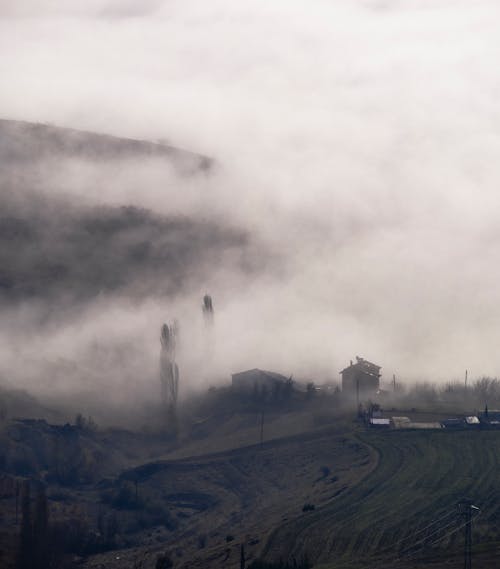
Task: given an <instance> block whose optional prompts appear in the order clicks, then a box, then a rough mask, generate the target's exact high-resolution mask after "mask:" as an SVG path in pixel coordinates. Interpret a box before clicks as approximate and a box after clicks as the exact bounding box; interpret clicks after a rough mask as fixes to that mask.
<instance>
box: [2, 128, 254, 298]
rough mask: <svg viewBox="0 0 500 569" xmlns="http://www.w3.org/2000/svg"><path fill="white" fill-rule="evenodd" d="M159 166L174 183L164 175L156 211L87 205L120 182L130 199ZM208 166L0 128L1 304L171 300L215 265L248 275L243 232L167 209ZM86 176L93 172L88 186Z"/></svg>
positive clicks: (157, 149) (137, 146)
mask: <svg viewBox="0 0 500 569" xmlns="http://www.w3.org/2000/svg"><path fill="white" fill-rule="evenodd" d="M151 160H154V162H151ZM68 164H70V165H71V166H70V167H69V172H66V170H65V167H66V166H67V165H68ZM163 164H164V165H165V166H166V167H167V170H168V168H172V169H173V171H174V172H175V175H173V176H174V177H173V178H168V175H167V174H165V175H166V176H167V180H169V182H168V183H169V184H170V186H172V188H171V190H170V191H171V192H173V194H172V193H171V194H168V193H165V197H164V198H163V199H164V200H165V202H166V204H167V205H166V207H164V208H163V209H162V210H161V213H159V212H157V211H153V210H152V209H150V208H149V209H148V208H145V207H140V206H138V205H129V203H128V202H127V200H126V198H127V195H128V194H127V193H126V192H125V194H120V198H119V199H118V200H115V201H111V203H108V202H106V201H104V203H102V202H100V201H99V199H97V198H96V195H97V196H99V194H101V195H103V196H105V195H108V194H109V193H112V192H110V188H111V187H115V186H116V187H117V188H118V190H117V191H119V192H121V191H123V190H122V186H126V185H127V184H131V185H132V188H131V190H130V191H131V192H132V193H133V195H139V194H140V192H141V185H151V184H152V183H153V182H152V180H151V178H148V177H147V173H148V172H151V171H152V172H155V176H156V169H157V168H158V167H159V165H163ZM213 164H214V162H213V160H212V159H210V158H208V157H206V156H202V155H199V154H196V153H192V152H188V151H185V150H180V149H177V148H175V147H173V146H167V145H163V144H155V143H152V142H146V141H141V140H131V139H123V138H117V137H113V136H107V135H102V134H95V133H90V132H82V131H77V130H73V129H67V128H58V127H53V126H48V125H41V124H32V123H26V122H19V121H8V120H0V210H1V214H0V239H1V242H2V246H1V247H0V302H1V301H5V302H7V303H12V302H16V301H22V300H24V299H32V300H41V301H43V302H44V303H47V302H57V303H59V302H66V303H70V302H74V301H82V300H88V299H90V298H92V297H95V296H96V295H99V294H102V293H104V294H106V293H119V294H121V295H124V294H125V295H128V296H133V297H136V298H144V297H148V296H150V295H160V296H174V295H175V294H178V293H179V292H180V291H183V292H186V291H188V290H189V287H190V286H191V285H192V284H193V283H196V284H197V285H198V283H199V282H200V281H206V280H207V279H208V278H209V277H210V275H211V274H212V273H213V272H214V268H216V267H219V268H220V267H221V266H227V267H228V269H232V270H235V271H236V272H238V271H244V272H245V271H250V272H251V271H252V270H253V269H254V268H255V267H256V266H257V264H258V262H257V259H258V258H259V255H258V254H257V251H255V250H254V248H253V245H254V244H253V243H251V239H250V236H249V235H248V234H247V233H246V232H245V231H244V230H242V229H241V228H237V227H233V226H231V224H230V223H223V222H221V221H220V220H219V221H218V222H217V223H216V222H214V221H211V220H209V219H208V218H206V217H204V216H203V217H202V216H200V215H195V214H193V215H181V214H179V213H176V210H175V208H174V207H168V204H169V203H170V202H171V200H172V195H175V193H176V192H181V191H182V188H179V189H176V186H180V185H181V182H180V180H184V179H186V178H188V179H191V178H192V179H193V180H194V179H195V178H196V176H207V175H210V173H211V171H212V167H213ZM86 168H91V169H92V172H94V174H95V175H93V176H90V177H89V178H88V180H87V178H85V176H83V172H84V171H86ZM140 168H143V169H142V170H141V169H140ZM155 168H156V169H155ZM138 169H139V170H140V173H137V176H136V178H134V177H133V174H134V172H135V171H136V170H138ZM122 171H124V173H122V176H123V178H119V174H120V172H122ZM168 171H170V170H168ZM58 175H60V178H57V176H58ZM149 175H151V176H152V174H151V173H150V174H149ZM54 177H55V178H54ZM117 178H118V179H117ZM130 178H131V179H130ZM157 178H158V179H157ZM157 178H155V177H154V176H153V179H154V180H155V182H154V183H156V184H157V185H160V186H161V184H166V183H167V182H165V181H162V180H163V179H162V178H161V176H159V175H158V176H157ZM75 180H76V181H75ZM75 183H77V184H81V185H82V187H81V188H80V187H79V189H78V191H77V192H76V193H75V191H70V186H71V185H72V184H75ZM88 185H92V188H91V189H92V192H86V190H87V189H88V188H87V186H88ZM95 186H98V193H97V194H96V189H95ZM170 186H169V187H170ZM127 191H128V190H127ZM87 194H88V195H87ZM92 196H93V197H92ZM117 202H118V203H117ZM170 212H171V213H170ZM45 306H50V305H47V304H45Z"/></svg>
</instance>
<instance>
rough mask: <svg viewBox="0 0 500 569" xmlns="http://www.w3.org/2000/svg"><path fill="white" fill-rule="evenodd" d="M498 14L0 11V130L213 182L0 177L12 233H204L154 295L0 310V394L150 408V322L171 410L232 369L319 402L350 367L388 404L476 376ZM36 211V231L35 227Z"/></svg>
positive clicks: (27, 303) (488, 227) (364, 6)
mask: <svg viewBox="0 0 500 569" xmlns="http://www.w3.org/2000/svg"><path fill="white" fill-rule="evenodd" d="M499 11H500V8H499V7H498V5H497V3H495V2H493V1H491V2H490V1H487V0H478V1H477V2H474V3H473V5H471V3H470V2H465V1H460V0H457V1H453V0H437V1H432V2H431V1H423V0H422V1H418V2H417V1H405V2H399V1H396V0H386V1H383V0H379V1H375V0H374V1H369V0H365V1H361V0H353V1H347V0H346V1H341V0H335V1H328V2H327V1H324V2H321V1H318V2H315V3H314V4H311V3H306V2H305V1H303V0H300V1H299V0H296V1H292V2H290V1H287V2H284V1H276V2H273V3H272V4H270V3H269V2H245V1H242V2H237V3H235V2H229V1H227V0H213V1H210V2H201V1H194V0H184V1H182V2H180V1H161V0H152V1H149V2H143V1H142V2H139V1H138V0H129V1H127V2H118V1H105V0H92V1H90V2H86V3H84V4H82V3H76V2H65V1H63V0H59V1H58V0H53V1H51V2H42V1H36V0H16V1H13V0H12V1H9V0H4V1H3V2H2V3H1V4H0V18H1V19H0V73H1V77H2V88H1V89H0V113H1V116H2V118H6V119H16V120H23V121H33V122H40V123H50V124H54V125H58V126H66V127H71V128H78V129H83V130H87V131H94V132H99V133H108V134H113V135H116V136H122V137H129V138H134V139H143V140H151V141H167V142H168V144H171V145H172V146H175V147H179V148H183V149H187V150H190V151H192V152H197V153H200V154H203V155H205V156H209V157H211V158H213V159H214V160H215V163H214V166H213V167H212V168H211V170H210V172H209V173H197V174H192V175H185V174H182V173H179V172H178V171H176V169H175V167H174V166H172V164H170V163H168V161H162V160H158V159H156V158H155V159H144V158H143V157H132V158H130V159H127V160H118V161H117V160H101V161H92V160H87V159H82V158H81V156H66V157H64V159H57V160H51V159H50V157H44V158H43V160H40V161H38V162H37V163H36V165H33V164H31V163H30V164H26V163H24V164H23V165H22V166H21V165H20V164H17V166H13V165H12V164H11V163H9V164H8V165H6V164H3V167H4V179H3V183H2V193H3V198H2V204H7V201H9V200H10V201H9V203H10V202H11V201H12V200H13V196H17V197H18V198H19V196H21V195H25V196H28V198H26V199H24V200H21V202H22V203H21V202H19V203H17V205H16V207H17V208H18V210H16V211H17V213H16V215H21V214H20V213H19V211H22V212H23V213H22V216H24V217H25V218H26V219H28V220H30V219H32V218H33V216H32V215H31V213H30V211H31V210H30V207H31V206H29V204H30V203H32V202H33V199H34V198H33V196H35V195H36V196H38V198H37V199H39V200H42V202H43V203H45V204H62V203H64V204H66V205H65V206H64V207H66V208H67V210H66V211H71V212H76V211H80V212H82V211H83V212H87V213H88V212H94V213H95V212H96V211H97V210H96V209H95V208H119V207H120V206H125V205H126V206H134V207H136V208H139V209H140V208H143V210H144V211H145V213H144V215H145V216H146V219H149V217H148V216H149V215H152V216H158V217H159V218H161V220H163V221H161V223H163V222H165V223H167V221H168V222H171V220H172V219H184V220H189V222H190V223H193V224H195V225H196V224H198V223H201V224H206V225H205V226H204V227H208V226H210V227H215V228H219V229H220V231H221V232H222V233H221V236H220V238H219V237H218V238H217V239H216V240H215V242H213V241H211V240H210V239H209V240H208V241H209V242H210V243H216V244H215V245H214V246H213V247H212V248H210V247H208V250H209V253H207V252H206V251H205V249H204V247H205V244H206V242H207V240H206V239H205V238H200V239H201V240H200V243H203V246H201V245H200V248H197V245H196V244H197V243H198V241H196V240H195V241H194V243H195V245H194V247H193V248H192V250H193V251H199V252H198V253H196V252H193V253H192V255H191V253H189V255H188V258H189V261H186V263H185V264H184V269H185V270H184V272H183V273H182V274H183V280H182V282H181V283H180V284H179V286H178V287H177V288H176V287H174V288H171V289H169V290H164V289H161V287H159V286H158V280H161V279H162V278H163V276H161V275H160V276H159V273H155V274H153V273H152V272H151V267H150V266H149V265H148V267H147V270H146V269H144V272H141V271H142V269H141V271H139V272H138V273H136V272H134V275H133V276H130V275H128V276H126V275H125V273H123V275H124V276H123V280H122V285H120V286H119V287H115V286H109V287H107V286H104V288H103V286H101V289H102V290H101V289H99V291H98V290H97V289H94V288H92V287H90V288H89V290H88V294H86V295H76V296H75V295H73V294H64V295H63V296H64V297H65V299H64V302H63V301H62V300H61V298H60V294H59V292H57V294H56V295H55V297H54V296H52V297H50V298H48V297H47V295H46V294H41V293H37V294H31V295H28V296H25V297H22V298H16V299H12V298H9V297H7V298H6V302H5V303H3V304H2V318H1V319H0V322H1V323H0V345H1V346H2V347H1V353H0V355H1V361H0V370H1V375H2V378H3V381H4V382H7V383H9V384H14V385H19V386H22V387H28V388H30V389H32V390H34V391H35V392H37V393H45V394H46V393H52V394H53V393H65V394H67V395H68V397H71V396H72V394H75V393H77V392H78V393H79V394H80V396H81V397H83V395H81V394H82V392H83V393H90V394H93V393H99V392H102V390H103V389H104V390H106V389H108V388H109V389H112V388H116V387H117V386H120V389H119V390H116V393H117V394H118V395H116V396H115V397H118V398H120V400H121V399H123V400H137V397H138V396H140V395H141V394H142V395H144V394H146V395H144V397H145V398H146V399H147V398H148V397H149V398H150V399H154V397H155V396H156V393H157V391H156V390H157V388H158V377H157V369H158V352H159V339H158V335H159V329H160V326H161V324H162V323H163V321H165V320H169V319H172V318H174V317H176V318H179V320H180V322H181V333H182V336H181V338H182V346H183V348H182V357H181V362H180V366H181V374H182V379H181V381H183V384H182V385H183V389H185V390H188V389H194V388H196V387H200V386H201V387H206V386H207V385H209V384H210V383H213V382H217V383H221V382H224V381H229V377H230V373H231V372H235V371H239V370H241V369H243V368H248V367H261V368H270V369H275V370H276V371H280V372H282V373H285V374H294V376H295V377H306V378H313V379H316V380H318V381H322V380H325V379H334V380H336V379H337V378H338V371H339V370H341V369H342V368H343V367H344V366H345V364H346V363H348V361H349V360H350V359H352V358H353V357H354V356H355V355H356V354H357V355H360V356H363V357H366V358H367V359H370V360H372V361H375V362H377V363H378V364H379V365H381V366H382V374H383V376H384V377H386V378H390V377H392V374H393V373H396V374H397V375H398V377H400V378H401V380H402V381H405V380H408V381H410V380H418V379H422V380H429V381H442V382H444V381H449V380H453V379H457V378H460V377H462V376H463V373H464V370H465V369H466V368H468V369H469V374H470V375H469V377H479V376H482V375H490V376H497V375H498V370H499V369H500V355H498V350H496V349H495V348H496V347H497V345H498V343H499V341H500V302H499V301H500V298H499V297H500V292H499V290H500V289H499V287H498V286H497V281H498V278H499V276H500V274H499V273H500V269H499V268H498V262H497V257H498V254H497V250H498V247H499V246H500V231H499V229H498V223H497V216H498V210H499V206H500V197H499V194H498V191H497V180H498V177H499V172H498V160H497V159H496V156H497V155H498V152H499V151H500V138H499V135H500V122H499V118H498V117H499V116H500V114H499V111H500V108H499V105H500V103H499V100H500V99H499V97H498V94H499V91H500V79H499V76H498V73H497V72H496V67H497V65H496V62H497V61H498V55H499V51H500V39H499V38H498V33H497V25H496V22H497V21H498V17H499ZM7 166H8V172H9V174H8V176H6V174H5V172H6V170H5V168H6V167H7ZM16 168H17V173H16ZM21 170H22V172H23V174H22V176H21V175H20V174H19V172H20V171H21ZM20 177H21V178H23V179H22V180H21V181H20ZM6 180H7V182H6ZM7 197H8V200H7ZM19 199H20V198H19ZM35 201H36V200H35ZM5 207H6V206H5ZM9 207H10V206H9ZM59 207H63V206H61V205H57V207H56V206H54V205H49V206H47V208H46V209H47V211H51V208H52V211H53V213H54V216H55V218H56V219H58V218H59V217H58V216H59V215H60V214H59V213H58V212H59V211H60V210H58V209H57V208H59ZM93 208H94V209H93ZM143 210H141V211H143ZM99 211H103V210H102V209H101V210H99ZM106 211H110V210H106ZM47 215H49V214H47ZM79 215H80V214H78V215H76V214H75V213H72V214H71V215H69V219H70V220H71V219H73V220H74V219H75V216H76V218H77V219H80V217H79ZM82 215H83V214H82ZM85 215H87V214H85ZM92 215H93V214H92ZM99 215H100V214H99ZM169 220H170V221H169ZM30 223H31V222H30ZM148 223H149V222H148V221H146V222H145V223H144V224H145V226H147V225H148ZM158 223H160V222H158ZM56 225H57V223H56ZM193 227H194V225H193ZM210 231H212V230H210ZM226 232H227V233H226ZM209 233H210V232H209ZM51 235H54V240H55V241H56V242H57V243H59V246H62V245H61V242H65V241H64V239H63V237H62V236H61V233H57V231H55V232H54V233H53V234H51ZM197 235H198V234H197ZM203 235H204V234H203ZM210 235H213V234H212V233H210ZM146 238H147V239H152V242H153V243H154V236H152V235H150V234H148V235H147V237H146ZM185 239H188V240H189V239H190V238H188V237H185ZM180 242H181V241H180V240H179V241H176V242H175V246H176V247H177V246H178V245H179V244H180ZM57 243H56V244H57ZM174 248H175V247H174ZM23 251H24V250H23ZM47 251H49V253H47V254H48V255H49V256H50V255H52V254H53V253H52V251H53V249H47ZM72 251H76V250H74V249H71V247H70V246H69V245H68V249H67V253H68V255H69V256H71V254H72ZM113 251H116V250H115V249H113V248H110V249H109V251H108V253H109V255H110V258H109V263H108V265H106V266H108V267H110V270H111V272H112V270H113V266H114V265H113V263H114V260H113ZM176 251H177V249H176ZM190 251H191V249H190ZM210 251H211V252H210ZM75 262H78V259H75ZM92 266H94V265H92ZM200 266H201V268H200ZM89 267H90V265H89ZM89 270H91V269H89ZM164 270H165V274H166V275H168V270H167V268H165V267H164ZM165 278H167V277H165ZM81 282H83V283H84V284H82V285H81V286H84V285H85V283H86V282H87V281H86V280H83V281H81ZM141 283H142V284H141ZM139 284H141V286H139ZM85 286H87V285H85ZM98 288H99V287H98ZM207 291H208V292H210V293H211V294H212V296H213V299H214V307H215V311H216V313H215V330H214V335H215V347H214V353H213V354H212V355H211V357H210V358H208V356H207V354H206V353H205V352H204V344H205V341H204V338H203V326H202V318H201V297H202V295H203V294H204V293H205V292H207ZM96 354H97V355H96ZM125 387H126V389H125ZM89 397H90V398H91V396H90V395H89Z"/></svg>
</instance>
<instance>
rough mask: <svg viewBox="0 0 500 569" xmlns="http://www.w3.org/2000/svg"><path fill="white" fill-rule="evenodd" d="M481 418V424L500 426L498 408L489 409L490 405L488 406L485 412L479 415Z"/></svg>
mask: <svg viewBox="0 0 500 569" xmlns="http://www.w3.org/2000/svg"><path fill="white" fill-rule="evenodd" d="M479 420H480V421H481V424H482V425H484V426H485V427H494V428H499V427H500V411H498V410H493V411H489V410H488V407H486V408H485V410H484V413H481V414H480V415H479Z"/></svg>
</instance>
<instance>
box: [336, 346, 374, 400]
mask: <svg viewBox="0 0 500 569" xmlns="http://www.w3.org/2000/svg"><path fill="white" fill-rule="evenodd" d="M380 369H381V368H380V366H378V365H376V364H374V363H372V362H369V361H368V360H365V359H363V358H360V357H358V356H356V363H353V362H352V361H351V365H350V366H349V367H346V368H345V369H343V370H342V371H341V372H340V374H341V376H342V392H343V393H346V394H349V395H352V396H357V395H359V396H361V397H366V396H370V395H374V394H375V393H377V391H379V389H380Z"/></svg>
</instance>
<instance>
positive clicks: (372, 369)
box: [339, 356, 381, 377]
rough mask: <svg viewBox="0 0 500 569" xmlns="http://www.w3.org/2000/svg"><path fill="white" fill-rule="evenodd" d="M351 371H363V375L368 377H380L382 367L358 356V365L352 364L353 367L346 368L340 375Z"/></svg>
mask: <svg viewBox="0 0 500 569" xmlns="http://www.w3.org/2000/svg"><path fill="white" fill-rule="evenodd" d="M350 369H357V370H359V371H362V372H363V373H366V374H367V375H372V376H373V377H380V373H379V372H380V369H381V367H380V366H378V365H377V364H374V363H372V362H369V361H368V360H365V359H364V358H360V357H359V356H356V363H352V362H351V365H349V366H348V367H346V368H344V369H343V370H342V371H341V372H339V373H340V374H342V373H344V372H345V371H348V370H350Z"/></svg>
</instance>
